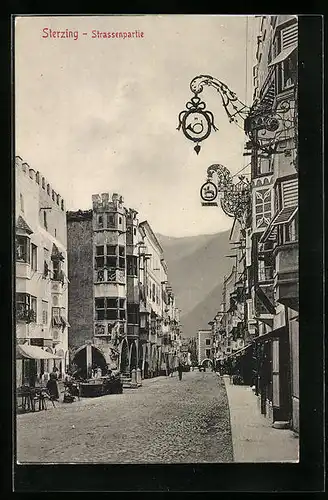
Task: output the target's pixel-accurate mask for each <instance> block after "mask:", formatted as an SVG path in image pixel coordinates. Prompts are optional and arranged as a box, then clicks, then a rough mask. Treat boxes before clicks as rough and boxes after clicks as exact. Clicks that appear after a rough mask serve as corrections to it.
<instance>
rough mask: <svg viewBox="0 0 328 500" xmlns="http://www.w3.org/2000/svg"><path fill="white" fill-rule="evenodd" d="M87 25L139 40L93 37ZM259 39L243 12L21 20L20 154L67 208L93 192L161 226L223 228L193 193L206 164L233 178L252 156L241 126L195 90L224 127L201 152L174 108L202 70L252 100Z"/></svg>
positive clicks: (171, 232) (164, 230)
mask: <svg viewBox="0 0 328 500" xmlns="http://www.w3.org/2000/svg"><path fill="white" fill-rule="evenodd" d="M46 27H47V28H51V29H52V30H55V31H65V30H66V29H68V30H74V31H75V30H76V31H78V38H77V40H74V39H73V38H59V39H58V38H50V37H49V36H48V37H47V38H43V36H45V32H44V31H43V29H44V28H46ZM92 30H99V31H100V32H102V31H105V32H113V31H114V32H115V31H124V32H128V31H135V30H139V31H140V32H141V31H143V33H144V36H143V38H141V37H139V38H133V39H132V38H129V39H109V38H92ZM83 32H85V33H87V35H83V34H82V33H83ZM47 33H49V31H47ZM256 35H257V33H256V21H255V19H254V17H249V16H218V15H211V16H206V15H136V16H134V15H133V16H132V15H130V16H100V17H99V16H85V17H82V16H57V17H55V16H52V17H42V16H40V17H34V16H29V17H19V18H16V26H15V135H16V137H15V151H16V155H19V156H21V157H22V158H23V160H24V161H26V162H27V163H28V164H29V165H30V167H31V168H33V169H34V170H39V171H40V172H41V173H42V175H44V176H45V177H46V178H47V180H48V181H49V182H50V184H51V185H52V187H53V189H55V191H56V192H58V193H59V194H60V195H61V196H62V197H63V198H64V200H65V203H66V209H67V210H78V209H82V210H85V209H89V208H91V196H92V194H96V193H103V192H108V193H114V192H115V193H119V194H121V195H122V196H123V199H124V204H125V206H126V207H127V208H129V207H131V208H135V209H136V210H137V211H138V213H139V215H138V217H139V220H148V221H149V223H150V224H151V226H152V228H153V230H154V231H155V232H156V233H161V234H164V235H168V236H175V237H179V236H193V235H198V234H210V233H217V232H220V231H225V230H228V229H230V228H231V226H232V219H230V218H229V217H227V216H226V215H224V213H223V212H222V210H221V208H219V207H203V206H202V205H201V199H200V195H199V190H200V187H201V185H202V184H203V183H204V182H205V180H206V170H207V167H208V166H210V165H212V164H213V163H220V164H223V165H225V166H226V167H227V168H228V169H229V170H230V171H231V172H232V174H235V173H237V172H238V171H239V170H241V169H242V168H243V167H244V166H245V165H246V164H247V163H248V161H249V159H248V157H243V156H242V153H243V150H244V143H245V135H244V132H243V130H241V129H239V128H238V127H237V126H236V125H234V124H231V123H229V120H228V117H227V116H226V114H225V111H224V109H223V107H222V104H221V98H220V96H219V95H218V93H217V92H216V91H215V90H214V89H213V88H210V87H207V88H205V89H204V91H203V92H202V93H201V94H200V96H201V97H202V99H203V100H204V101H205V102H206V105H207V109H208V110H210V111H212V113H213V114H214V118H215V124H216V126H217V127H218V129H219V130H218V131H217V132H212V134H211V135H210V137H209V138H208V139H206V140H205V141H204V142H202V147H201V151H200V153H199V155H196V153H195V151H194V149H193V148H194V143H192V142H191V141H189V140H187V139H186V138H185V137H184V135H183V133H182V131H177V126H178V115H179V113H180V111H182V110H184V109H185V106H186V103H187V101H188V100H189V99H190V98H191V97H192V94H191V91H190V89H189V84H190V81H191V80H192V78H194V77H195V76H197V75H200V74H209V75H212V76H214V77H216V78H218V79H219V80H221V81H223V82H224V83H226V84H227V85H228V86H229V87H230V89H231V90H233V91H234V92H236V94H237V95H238V97H239V98H240V100H241V101H243V102H245V103H246V104H248V105H250V104H251V99H252V66H253V64H254V57H255V49H256V46H255V41H256ZM246 40H248V43H247V44H246ZM244 172H245V173H247V172H249V168H247V169H246V170H245V171H244Z"/></svg>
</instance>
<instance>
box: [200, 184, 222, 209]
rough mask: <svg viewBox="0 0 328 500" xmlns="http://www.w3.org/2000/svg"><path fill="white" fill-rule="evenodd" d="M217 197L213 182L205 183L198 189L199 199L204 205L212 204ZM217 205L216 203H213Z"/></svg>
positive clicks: (216, 189)
mask: <svg viewBox="0 0 328 500" xmlns="http://www.w3.org/2000/svg"><path fill="white" fill-rule="evenodd" d="M217 196H218V188H217V187H216V185H215V184H214V183H213V182H210V181H206V182H204V184H203V185H202V187H201V188H200V197H201V199H202V200H203V201H205V202H206V203H208V202H211V203H212V202H213V201H214V200H216V198H217ZM215 205H217V203H215Z"/></svg>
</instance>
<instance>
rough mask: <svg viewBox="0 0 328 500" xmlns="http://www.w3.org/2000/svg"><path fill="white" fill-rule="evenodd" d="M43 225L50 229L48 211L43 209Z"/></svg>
mask: <svg viewBox="0 0 328 500" xmlns="http://www.w3.org/2000/svg"><path fill="white" fill-rule="evenodd" d="M43 225H44V228H45V229H48V221H47V212H46V211H45V210H43Z"/></svg>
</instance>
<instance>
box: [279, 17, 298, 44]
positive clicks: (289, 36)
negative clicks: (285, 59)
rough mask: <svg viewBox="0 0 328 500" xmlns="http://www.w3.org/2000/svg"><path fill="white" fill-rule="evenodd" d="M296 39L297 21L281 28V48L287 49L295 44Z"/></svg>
mask: <svg viewBox="0 0 328 500" xmlns="http://www.w3.org/2000/svg"><path fill="white" fill-rule="evenodd" d="M297 40H298V26H297V23H295V24H292V25H291V26H288V27H287V28H285V29H283V30H281V50H284V49H288V47H291V46H292V45H294V44H297Z"/></svg>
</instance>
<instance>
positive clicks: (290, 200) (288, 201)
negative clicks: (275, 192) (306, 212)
mask: <svg viewBox="0 0 328 500" xmlns="http://www.w3.org/2000/svg"><path fill="white" fill-rule="evenodd" d="M282 201H283V207H296V206H297V205H298V179H291V180H289V181H285V182H283V183H282Z"/></svg>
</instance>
